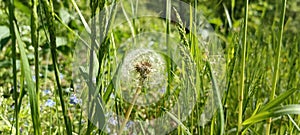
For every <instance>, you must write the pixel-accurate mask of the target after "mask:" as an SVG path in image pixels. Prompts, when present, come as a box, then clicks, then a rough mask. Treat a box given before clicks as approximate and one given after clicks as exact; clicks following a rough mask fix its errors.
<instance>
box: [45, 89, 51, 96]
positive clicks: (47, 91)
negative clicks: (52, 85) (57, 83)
mask: <svg viewBox="0 0 300 135" xmlns="http://www.w3.org/2000/svg"><path fill="white" fill-rule="evenodd" d="M50 94H51V90H49V89H46V90H43V96H45V95H50Z"/></svg>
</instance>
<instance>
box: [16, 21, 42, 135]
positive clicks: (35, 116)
mask: <svg viewBox="0 0 300 135" xmlns="http://www.w3.org/2000/svg"><path fill="white" fill-rule="evenodd" d="M14 26H15V33H16V38H17V43H18V46H19V50H20V54H21V73H22V76H23V77H24V78H25V79H24V81H25V82H26V84H27V88H28V89H27V90H28V94H29V102H30V109H31V117H32V122H33V128H34V134H35V135H39V134H41V128H40V126H41V123H40V117H39V116H40V108H39V101H38V98H37V93H36V90H35V84H34V82H33V80H32V75H31V69H30V66H29V62H28V59H27V55H26V53H25V48H24V46H25V44H24V43H23V41H22V40H21V37H20V34H19V32H18V31H17V26H16V24H14Z"/></svg>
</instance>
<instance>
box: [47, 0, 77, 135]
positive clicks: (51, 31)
mask: <svg viewBox="0 0 300 135" xmlns="http://www.w3.org/2000/svg"><path fill="white" fill-rule="evenodd" d="M42 2H43V6H44V10H45V14H46V19H47V24H48V31H49V35H50V45H51V55H52V62H53V67H54V74H55V80H56V84H57V87H58V94H59V99H60V103H61V107H62V112H63V117H64V122H65V126H66V130H67V134H68V135H71V134H72V125H71V120H70V117H69V116H68V115H67V107H66V106H65V103H64V99H63V91H62V88H61V84H60V78H59V71H58V69H57V56H56V55H57V54H56V36H55V30H56V29H55V26H54V11H53V5H52V0H50V1H48V0H42Z"/></svg>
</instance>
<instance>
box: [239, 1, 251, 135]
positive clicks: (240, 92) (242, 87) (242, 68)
mask: <svg viewBox="0 0 300 135" xmlns="http://www.w3.org/2000/svg"><path fill="white" fill-rule="evenodd" d="M245 1H246V3H245V15H244V30H243V47H242V66H241V73H240V74H241V76H240V77H241V78H240V88H239V92H238V96H239V97H238V99H239V105H238V107H239V114H238V130H237V134H240V133H241V131H242V122H243V99H244V80H245V65H246V51H247V25H248V3H249V0H245Z"/></svg>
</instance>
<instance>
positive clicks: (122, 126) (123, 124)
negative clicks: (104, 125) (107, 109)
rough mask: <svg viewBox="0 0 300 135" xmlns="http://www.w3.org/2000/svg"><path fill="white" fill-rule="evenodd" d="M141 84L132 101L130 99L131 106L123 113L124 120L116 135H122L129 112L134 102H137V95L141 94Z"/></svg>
mask: <svg viewBox="0 0 300 135" xmlns="http://www.w3.org/2000/svg"><path fill="white" fill-rule="evenodd" d="M141 84H142V85H140V86H139V87H138V88H137V89H136V92H135V94H134V97H133V99H132V101H131V104H130V106H129V107H128V109H127V111H126V113H125V119H124V121H123V123H122V124H121V127H120V130H119V133H118V135H121V134H122V132H123V130H124V128H125V126H126V123H127V122H128V120H129V116H130V114H131V111H132V109H133V106H134V104H135V102H136V100H137V98H138V95H139V94H140V93H141V88H142V86H143V83H141Z"/></svg>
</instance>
